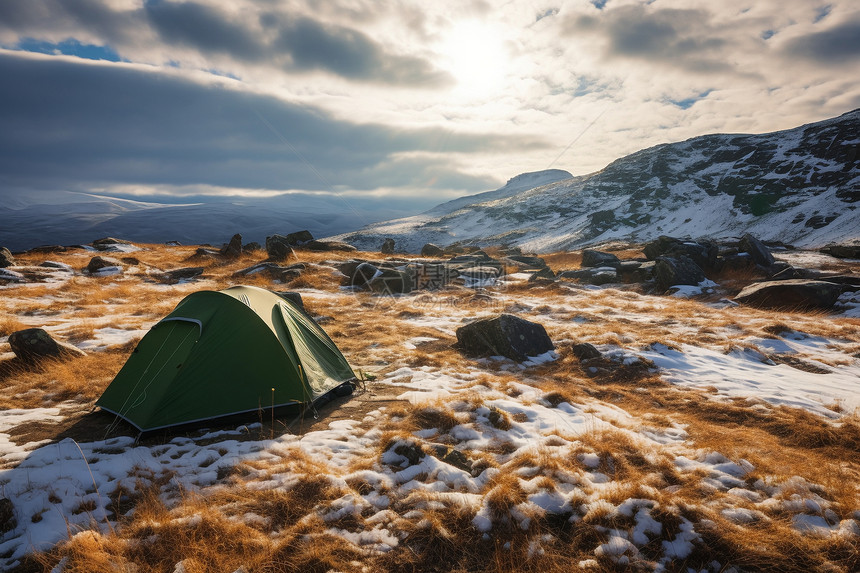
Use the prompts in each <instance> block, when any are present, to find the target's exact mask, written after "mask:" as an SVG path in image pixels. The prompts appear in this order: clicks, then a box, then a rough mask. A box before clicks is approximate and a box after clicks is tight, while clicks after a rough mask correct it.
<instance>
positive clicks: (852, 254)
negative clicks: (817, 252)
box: [821, 245, 860, 259]
mask: <svg viewBox="0 0 860 573" xmlns="http://www.w3.org/2000/svg"><path fill="white" fill-rule="evenodd" d="M821 252H822V253H826V254H828V255H830V256H831V257H836V258H837V259H860V245H827V246H826V247H824V248H822V249H821Z"/></svg>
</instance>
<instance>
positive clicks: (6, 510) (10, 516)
mask: <svg viewBox="0 0 860 573" xmlns="http://www.w3.org/2000/svg"><path fill="white" fill-rule="evenodd" d="M17 526H18V519H17V518H16V517H15V506H14V505H13V504H12V500H11V499H9V498H8V497H2V498H0V534H3V533H6V532H8V531H12V530H13V529H15V528H16V527H17Z"/></svg>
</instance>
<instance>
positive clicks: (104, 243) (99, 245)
mask: <svg viewBox="0 0 860 573" xmlns="http://www.w3.org/2000/svg"><path fill="white" fill-rule="evenodd" d="M91 244H92V246H93V247H94V248H95V249H96V250H98V251H109V250H111V248H112V247H113V246H114V245H131V244H132V243H131V241H126V240H125V239H115V238H113V237H103V238H101V239H96V240H95V241H93V242H92V243H91Z"/></svg>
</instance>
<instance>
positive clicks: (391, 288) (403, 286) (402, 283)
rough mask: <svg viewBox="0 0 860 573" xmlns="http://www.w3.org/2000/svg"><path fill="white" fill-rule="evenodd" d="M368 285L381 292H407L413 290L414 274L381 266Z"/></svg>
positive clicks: (376, 291)
mask: <svg viewBox="0 0 860 573" xmlns="http://www.w3.org/2000/svg"><path fill="white" fill-rule="evenodd" d="M367 286H368V287H369V288H370V290H372V291H373V292H375V293H379V294H387V295H394V294H406V293H409V292H412V275H411V274H409V273H408V272H406V271H401V270H398V269H389V268H380V269H379V273H378V274H377V275H376V276H375V277H374V278H373V279H371V280H370V281H368V283H367Z"/></svg>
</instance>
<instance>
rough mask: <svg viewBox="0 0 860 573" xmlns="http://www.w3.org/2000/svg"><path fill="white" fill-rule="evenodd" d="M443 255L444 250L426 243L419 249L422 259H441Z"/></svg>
mask: <svg viewBox="0 0 860 573" xmlns="http://www.w3.org/2000/svg"><path fill="white" fill-rule="evenodd" d="M444 255H445V250H444V249H443V248H442V247H440V246H438V245H434V244H433V243H427V244H426V245H424V246H423V247H421V256H422V257H441V256H444Z"/></svg>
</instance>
